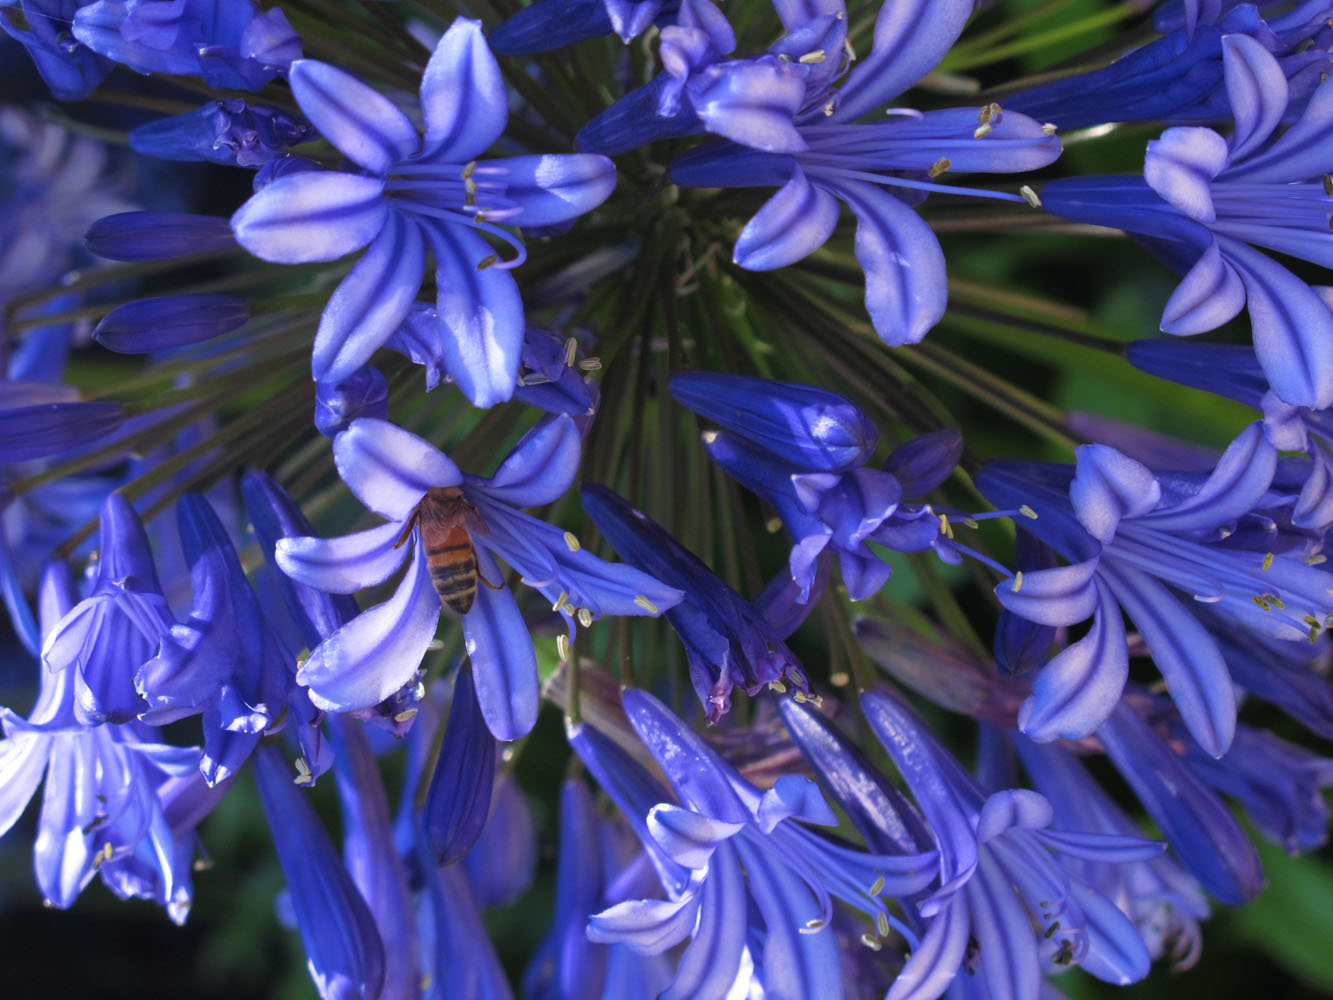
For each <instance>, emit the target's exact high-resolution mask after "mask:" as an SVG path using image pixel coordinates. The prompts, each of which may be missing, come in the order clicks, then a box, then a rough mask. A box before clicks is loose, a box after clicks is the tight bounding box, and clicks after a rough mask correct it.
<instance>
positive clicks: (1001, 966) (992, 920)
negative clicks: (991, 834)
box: [964, 853, 1041, 1000]
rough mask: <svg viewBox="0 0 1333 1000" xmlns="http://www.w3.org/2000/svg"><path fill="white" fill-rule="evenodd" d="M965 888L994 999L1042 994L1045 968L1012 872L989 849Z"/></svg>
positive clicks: (981, 974) (981, 970)
mask: <svg viewBox="0 0 1333 1000" xmlns="http://www.w3.org/2000/svg"><path fill="white" fill-rule="evenodd" d="M964 891H965V893H966V895H967V903H968V907H969V908H970V910H971V911H972V936H973V938H975V939H976V942H977V947H978V951H979V952H980V960H979V965H978V969H977V975H978V978H980V979H981V980H982V981H983V982H984V983H985V984H986V987H987V993H988V994H989V995H990V997H991V1000H1023V998H1025V997H1035V996H1037V995H1038V991H1039V988H1040V984H1041V970H1040V966H1039V964H1038V956H1037V947H1036V938H1035V935H1034V934H1033V930H1032V921H1031V919H1030V918H1029V917H1028V911H1027V909H1026V907H1024V905H1023V904H1022V902H1020V900H1019V897H1018V896H1017V895H1015V893H1014V887H1013V885H1012V884H1011V881H1010V879H1009V877H1008V874H1007V873H1006V872H1005V871H1003V870H1002V869H1000V867H999V866H998V864H997V863H996V861H995V860H994V858H992V857H990V856H989V854H987V853H983V854H982V856H981V860H980V864H979V865H978V867H977V874H976V877H975V878H973V879H972V881H971V882H969V883H968V884H967V887H966V889H965V890H964Z"/></svg>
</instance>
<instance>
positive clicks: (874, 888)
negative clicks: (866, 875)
mask: <svg viewBox="0 0 1333 1000" xmlns="http://www.w3.org/2000/svg"><path fill="white" fill-rule="evenodd" d="M883 891H884V876H883V875H881V876H880V877H879V878H877V879H875V882H874V884H873V885H871V887H870V889H869V893H870V895H872V896H878V895H879V894H880V893H881V892H883Z"/></svg>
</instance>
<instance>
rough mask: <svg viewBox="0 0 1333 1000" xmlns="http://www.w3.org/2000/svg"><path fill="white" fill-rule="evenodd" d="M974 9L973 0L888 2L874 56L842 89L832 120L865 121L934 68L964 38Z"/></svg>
mask: <svg viewBox="0 0 1333 1000" xmlns="http://www.w3.org/2000/svg"><path fill="white" fill-rule="evenodd" d="M972 7H973V0H885V3H884V5H883V6H882V7H880V9H879V14H878V16H877V17H876V18H875V42H874V46H873V48H872V50H871V53H870V55H869V56H868V57H866V58H865V59H863V60H861V61H860V62H858V63H857V64H856V68H855V69H854V70H852V72H851V74H850V75H849V76H848V77H847V82H846V83H844V84H843V85H842V90H841V93H840V102H839V105H838V108H837V110H835V111H834V113H833V120H834V121H839V122H846V121H851V120H852V119H854V118H859V117H861V115H863V114H865V113H866V112H867V111H870V110H871V109H872V108H874V107H876V106H877V105H879V104H883V103H885V102H886V101H888V100H890V99H892V98H894V97H897V96H898V95H899V94H901V93H902V92H903V91H904V90H906V89H907V88H908V87H910V86H911V85H912V84H914V83H916V82H917V81H918V80H920V79H921V78H922V77H923V76H925V75H926V74H927V73H929V72H930V71H931V70H932V69H934V68H935V65H936V64H937V63H938V62H939V61H940V60H941V59H943V58H944V55H945V53H946V52H948V51H949V48H950V46H952V45H953V43H954V41H955V40H957V38H958V36H959V35H960V34H962V31H963V26H964V25H965V24H967V19H968V18H969V17H971V16H972Z"/></svg>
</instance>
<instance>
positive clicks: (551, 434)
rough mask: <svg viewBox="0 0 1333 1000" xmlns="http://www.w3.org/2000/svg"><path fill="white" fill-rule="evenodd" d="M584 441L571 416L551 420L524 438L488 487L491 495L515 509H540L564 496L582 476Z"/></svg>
mask: <svg viewBox="0 0 1333 1000" xmlns="http://www.w3.org/2000/svg"><path fill="white" fill-rule="evenodd" d="M582 445H583V439H582V436H581V435H580V434H579V429H578V426H577V425H576V424H575V423H574V421H573V420H572V419H571V418H569V417H567V416H553V417H548V418H546V419H544V420H542V421H541V422H539V423H538V424H537V426H536V427H534V428H533V429H532V430H530V431H529V432H528V433H527V434H525V435H524V436H523V439H522V440H521V441H519V443H518V444H516V445H515V446H514V449H513V450H512V451H511V452H510V453H509V454H508V455H507V456H505V460H504V461H503V462H501V463H500V467H499V468H498V469H496V470H495V475H494V476H492V477H491V479H490V481H489V482H487V483H486V484H485V489H486V492H487V493H488V494H490V495H491V496H494V497H496V498H497V499H499V500H503V501H504V502H505V503H507V504H512V505H513V506H515V507H536V506H537V505H538V504H544V503H551V502H552V501H554V500H558V499H559V498H560V497H562V496H564V494H565V491H566V490H568V489H569V487H570V485H571V484H572V483H573V482H574V477H575V476H576V475H577V474H578V467H579V454H580V452H581V450H582Z"/></svg>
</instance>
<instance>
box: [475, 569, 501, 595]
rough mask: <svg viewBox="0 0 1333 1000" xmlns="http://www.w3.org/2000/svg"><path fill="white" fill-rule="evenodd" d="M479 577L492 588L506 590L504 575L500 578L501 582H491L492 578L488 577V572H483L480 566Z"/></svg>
mask: <svg viewBox="0 0 1333 1000" xmlns="http://www.w3.org/2000/svg"><path fill="white" fill-rule="evenodd" d="M477 579H478V580H480V581H481V582H482V583H484V584H486V586H488V587H490V588H491V590H504V589H505V582H504V577H501V578H500V582H499V583H491V581H490V580H488V579H486V574H485V573H483V572H482V571H481V569H480V568H478V570H477Z"/></svg>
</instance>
